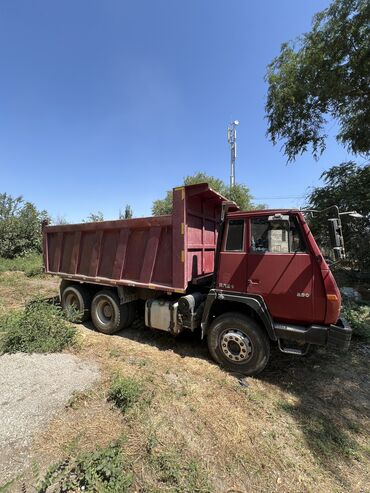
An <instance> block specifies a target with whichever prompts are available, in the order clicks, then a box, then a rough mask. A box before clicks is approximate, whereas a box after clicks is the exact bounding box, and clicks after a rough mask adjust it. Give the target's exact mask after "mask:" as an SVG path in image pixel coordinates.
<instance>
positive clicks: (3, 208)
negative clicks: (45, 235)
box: [0, 193, 48, 258]
mask: <svg viewBox="0 0 370 493" xmlns="http://www.w3.org/2000/svg"><path fill="white" fill-rule="evenodd" d="M47 218H48V215H47V213H46V211H38V210H37V209H36V206H35V205H34V204H32V203H31V202H25V201H24V200H23V198H22V197H12V196H11V195H8V194H7V193H2V194H0V257H5V258H14V257H16V256H21V255H26V254H28V253H31V252H41V222H42V221H43V220H45V219H47Z"/></svg>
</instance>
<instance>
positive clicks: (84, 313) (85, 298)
mask: <svg viewBox="0 0 370 493" xmlns="http://www.w3.org/2000/svg"><path fill="white" fill-rule="evenodd" d="M60 302H61V305H62V308H63V310H64V312H65V313H66V314H67V315H68V314H69V315H70V316H71V318H73V322H85V321H86V320H89V319H90V308H91V294H90V292H89V290H88V289H87V288H86V287H85V286H81V285H79V284H70V285H67V286H66V287H63V286H61V295H60ZM72 310H76V311H78V313H79V315H78V316H77V317H73V312H72Z"/></svg>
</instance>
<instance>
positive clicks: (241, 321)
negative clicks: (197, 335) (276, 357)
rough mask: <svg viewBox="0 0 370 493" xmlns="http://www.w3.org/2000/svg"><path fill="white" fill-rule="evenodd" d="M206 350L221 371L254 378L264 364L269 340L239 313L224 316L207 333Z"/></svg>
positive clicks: (268, 349) (268, 351) (268, 354)
mask: <svg viewBox="0 0 370 493" xmlns="http://www.w3.org/2000/svg"><path fill="white" fill-rule="evenodd" d="M207 342H208V349H209V352H210V353H211V356H212V358H213V359H214V360H215V361H217V363H219V364H220V365H221V366H222V367H223V368H225V369H227V370H229V371H232V372H236V373H242V374H244V375H249V376H252V375H257V374H258V373H260V372H261V371H262V370H263V369H264V368H265V367H266V365H267V363H268V360H269V357H270V341H269V339H268V337H267V335H266V333H265V332H264V330H263V329H262V328H261V327H260V326H259V325H258V323H256V322H255V321H254V320H253V319H252V318H250V317H247V316H246V315H242V314H241V313H236V312H235V313H234V312H230V313H224V314H223V315H220V316H219V317H217V318H216V319H215V320H214V321H213V322H212V325H211V327H210V329H209V331H208V335H207Z"/></svg>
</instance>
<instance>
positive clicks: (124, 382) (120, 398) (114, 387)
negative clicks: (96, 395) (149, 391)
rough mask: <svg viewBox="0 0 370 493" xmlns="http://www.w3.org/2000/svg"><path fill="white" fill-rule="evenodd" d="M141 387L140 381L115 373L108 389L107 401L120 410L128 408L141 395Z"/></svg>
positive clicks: (123, 410) (124, 410)
mask: <svg viewBox="0 0 370 493" xmlns="http://www.w3.org/2000/svg"><path fill="white" fill-rule="evenodd" d="M142 392H143V389H142V385H141V384H140V382H138V381H137V380H135V379H133V378H131V377H124V376H122V375H119V374H117V375H115V377H114V378H113V380H112V383H111V385H110V387H109V391H108V401H109V402H113V403H114V405H115V406H116V407H117V408H118V409H119V410H120V411H121V412H123V413H124V412H126V411H127V410H128V409H130V408H131V407H132V406H133V405H134V404H135V403H136V402H137V401H138V400H139V398H140V396H141V395H142Z"/></svg>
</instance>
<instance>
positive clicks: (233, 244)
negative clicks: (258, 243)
mask: <svg viewBox="0 0 370 493" xmlns="http://www.w3.org/2000/svg"><path fill="white" fill-rule="evenodd" d="M243 238H244V220H243V219H235V220H231V221H229V223H228V228H227V238H226V245H225V251H227V252H241V251H243Z"/></svg>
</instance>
